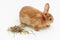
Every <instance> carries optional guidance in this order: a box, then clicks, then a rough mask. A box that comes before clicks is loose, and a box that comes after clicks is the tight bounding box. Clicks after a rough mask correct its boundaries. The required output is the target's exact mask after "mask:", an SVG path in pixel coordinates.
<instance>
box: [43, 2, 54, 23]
mask: <svg viewBox="0 0 60 40" xmlns="http://www.w3.org/2000/svg"><path fill="white" fill-rule="evenodd" d="M49 7H50V5H49V4H48V3H46V4H45V8H44V12H43V16H44V18H45V20H46V22H47V24H50V23H52V22H53V16H52V15H51V14H50V13H48V11H49Z"/></svg>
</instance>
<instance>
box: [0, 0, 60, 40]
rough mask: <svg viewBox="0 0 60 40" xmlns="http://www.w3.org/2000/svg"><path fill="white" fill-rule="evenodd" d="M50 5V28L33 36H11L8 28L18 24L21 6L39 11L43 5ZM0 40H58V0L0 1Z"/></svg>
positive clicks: (59, 5) (59, 30) (59, 37)
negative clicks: (51, 22)
mask: <svg viewBox="0 0 60 40" xmlns="http://www.w3.org/2000/svg"><path fill="white" fill-rule="evenodd" d="M47 2H48V3H49V4H50V10H49V12H50V13H51V14H52V15H53V16H54V22H53V24H52V25H51V27H50V28H48V29H46V30H41V31H39V32H34V33H35V35H33V34H26V35H24V34H22V35H21V34H13V33H10V32H8V31H7V29H8V27H10V26H12V25H18V24H19V11H20V9H21V7H22V6H25V5H28V6H33V7H35V8H37V9H39V10H41V11H43V10H44V5H45V3H47ZM0 40H60V0H0Z"/></svg>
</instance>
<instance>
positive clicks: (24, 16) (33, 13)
mask: <svg viewBox="0 0 60 40" xmlns="http://www.w3.org/2000/svg"><path fill="white" fill-rule="evenodd" d="M49 7H50V6H49V4H48V3H46V4H45V8H44V12H41V11H39V10H37V9H35V8H33V7H31V6H24V7H23V8H22V9H21V11H20V13H19V19H20V22H21V24H22V27H23V26H24V27H25V26H31V27H32V28H34V30H36V31H39V30H40V29H41V28H46V27H48V26H49V25H50V24H51V23H52V22H53V16H52V15H51V14H50V13H48V11H49Z"/></svg>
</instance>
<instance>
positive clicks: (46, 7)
mask: <svg viewBox="0 0 60 40" xmlns="http://www.w3.org/2000/svg"><path fill="white" fill-rule="evenodd" d="M49 8H50V5H49V3H46V4H45V7H44V13H48V11H49Z"/></svg>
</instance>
